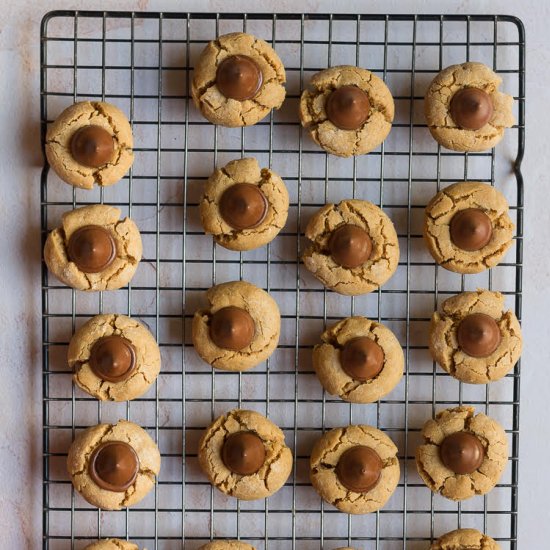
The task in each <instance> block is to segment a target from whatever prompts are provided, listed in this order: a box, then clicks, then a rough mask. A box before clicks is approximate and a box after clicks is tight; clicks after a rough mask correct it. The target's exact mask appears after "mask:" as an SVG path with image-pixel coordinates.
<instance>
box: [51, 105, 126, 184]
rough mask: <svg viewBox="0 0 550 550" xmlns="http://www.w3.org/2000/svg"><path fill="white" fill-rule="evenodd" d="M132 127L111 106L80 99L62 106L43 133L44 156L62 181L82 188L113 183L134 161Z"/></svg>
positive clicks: (116, 109) (115, 108) (120, 113)
mask: <svg viewBox="0 0 550 550" xmlns="http://www.w3.org/2000/svg"><path fill="white" fill-rule="evenodd" d="M132 147H133V137H132V128H131V126H130V123H129V122H128V119H127V118H126V115H125V114H124V113H123V112H122V111H121V110H120V109H118V108H117V107H115V106H114V105H111V104H110V103H105V102H101V101H81V102H79V103H75V104H74V105H71V106H70V107H68V108H67V109H65V110H64V111H63V112H62V113H61V114H60V115H59V116H58V117H57V119H56V120H55V122H54V123H53V124H52V125H51V126H50V127H49V128H48V132H47V133H46V157H47V158H48V162H49V163H50V166H51V167H52V168H53V169H54V170H55V172H56V173H57V175H58V176H59V177H60V178H61V179H62V180H63V181H65V182H67V183H69V184H71V185H74V186H75V187H80V188H82V189H92V188H93V186H94V183H97V184H98V185H101V186H105V187H106V186H108V185H112V184H113V183H116V182H117V181H119V180H120V179H122V177H123V176H124V174H126V172H127V171H128V169H129V168H130V166H131V165H132V163H133V162H134V153H133V151H132Z"/></svg>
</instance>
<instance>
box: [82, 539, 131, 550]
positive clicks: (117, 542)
mask: <svg viewBox="0 0 550 550" xmlns="http://www.w3.org/2000/svg"><path fill="white" fill-rule="evenodd" d="M84 550H139V547H138V545H137V544H134V543H133V542H129V541H127V540H121V539H104V540H98V541H97V542H92V544H88V546H86V547H85V548H84Z"/></svg>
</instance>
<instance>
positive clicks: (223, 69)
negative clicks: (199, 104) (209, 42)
mask: <svg viewBox="0 0 550 550" xmlns="http://www.w3.org/2000/svg"><path fill="white" fill-rule="evenodd" d="M262 81H263V74H262V71H261V69H260V67H258V64H257V63H256V62H255V61H254V60H253V59H252V58H251V57H248V56H247V55H231V56H229V57H226V58H225V59H224V60H223V61H222V62H221V63H220V64H219V65H218V69H217V71H216V86H217V87H218V90H219V91H220V92H221V93H222V94H223V95H224V96H225V97H228V98H230V99H236V100H237V101H244V100H246V99H252V98H253V97H254V96H255V95H256V94H257V93H258V92H259V91H260V88H261V87H262Z"/></svg>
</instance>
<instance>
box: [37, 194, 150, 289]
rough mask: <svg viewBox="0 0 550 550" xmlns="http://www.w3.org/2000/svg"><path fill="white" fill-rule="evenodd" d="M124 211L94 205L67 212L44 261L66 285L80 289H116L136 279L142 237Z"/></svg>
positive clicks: (51, 237) (48, 244) (49, 240)
mask: <svg viewBox="0 0 550 550" xmlns="http://www.w3.org/2000/svg"><path fill="white" fill-rule="evenodd" d="M120 214H121V212H120V210H119V209H118V208H115V207H114V206H107V205H106V204H93V205H91V206H83V207H82V208H76V209H75V210H71V211H70V212H65V214H63V217H62V219H61V227H57V228H55V229H54V230H53V231H51V232H50V234H49V235H48V238H47V239H46V245H45V246H44V261H45V262H46V265H47V266H48V269H49V270H50V271H51V272H52V273H53V275H55V277H56V278H57V279H59V280H60V281H61V282H62V283H65V284H66V285H68V286H70V287H72V288H75V289H76V290H115V289H117V288H121V287H123V286H125V285H126V284H127V283H128V282H129V281H130V279H131V278H132V277H133V276H134V273H135V271H136V269H137V266H138V264H139V261H140V260H141V253H142V244H141V235H140V233H139V229H138V228H137V226H136V224H135V223H134V222H133V221H132V220H131V219H130V218H123V219H122V220H121V219H120Z"/></svg>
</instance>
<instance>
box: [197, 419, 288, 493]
mask: <svg viewBox="0 0 550 550" xmlns="http://www.w3.org/2000/svg"><path fill="white" fill-rule="evenodd" d="M199 463H200V466H201V468H202V470H203V471H204V473H205V474H206V476H207V477H208V479H209V480H210V483H212V485H214V487H216V488H217V489H219V490H220V491H221V492H222V493H225V494H226V495H229V496H232V497H235V498H239V499H242V500H255V499H258V498H265V497H268V496H270V495H272V494H273V493H275V492H276V491H278V490H279V489H280V488H281V487H282V486H283V485H284V484H285V481H286V480H287V479H288V476H289V475H290V472H291V471H292V452H291V450H290V449H289V448H288V447H287V446H286V444H285V436H284V434H283V432H282V430H281V429H280V428H279V427H277V426H276V425H275V424H273V422H271V421H270V420H268V419H267V418H265V416H262V415H261V414H259V413H257V412H254V411H246V410H240V409H234V410H232V411H229V412H228V413H227V414H224V415H222V416H220V417H218V418H217V419H216V420H215V421H214V422H213V423H212V424H211V425H210V426H209V427H208V428H207V429H206V431H205V432H204V434H203V436H202V438H201V440H200V443H199Z"/></svg>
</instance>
